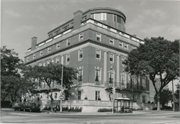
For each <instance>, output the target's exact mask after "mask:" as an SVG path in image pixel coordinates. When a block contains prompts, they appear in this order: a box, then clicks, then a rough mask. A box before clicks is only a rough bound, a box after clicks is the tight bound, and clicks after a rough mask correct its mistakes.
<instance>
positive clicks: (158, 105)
mask: <svg viewBox="0 0 180 124" xmlns="http://www.w3.org/2000/svg"><path fill="white" fill-rule="evenodd" d="M157 111H160V95H159V94H157Z"/></svg>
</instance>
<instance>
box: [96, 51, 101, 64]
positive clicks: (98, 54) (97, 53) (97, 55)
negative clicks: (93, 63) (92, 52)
mask: <svg viewBox="0 0 180 124" xmlns="http://www.w3.org/2000/svg"><path fill="white" fill-rule="evenodd" d="M96 60H98V61H100V60H101V50H96Z"/></svg>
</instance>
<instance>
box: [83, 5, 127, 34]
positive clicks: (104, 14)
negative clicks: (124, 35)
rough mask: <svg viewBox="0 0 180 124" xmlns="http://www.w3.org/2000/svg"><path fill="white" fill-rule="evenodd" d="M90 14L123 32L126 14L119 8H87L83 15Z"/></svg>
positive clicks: (91, 16)
mask: <svg viewBox="0 0 180 124" xmlns="http://www.w3.org/2000/svg"><path fill="white" fill-rule="evenodd" d="M86 14H87V15H90V18H93V19H95V20H98V21H101V22H103V23H104V24H107V25H109V26H112V27H113V28H115V29H118V30H120V31H123V32H125V31H126V29H125V26H124V24H125V22H126V16H125V15H124V14H123V13H122V12H121V11H119V10H116V9H112V8H93V9H90V10H87V11H86V12H84V13H83V15H86Z"/></svg>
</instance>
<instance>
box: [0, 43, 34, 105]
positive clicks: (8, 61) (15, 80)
mask: <svg viewBox="0 0 180 124" xmlns="http://www.w3.org/2000/svg"><path fill="white" fill-rule="evenodd" d="M23 66H24V65H23V62H22V60H20V59H19V57H18V54H17V53H16V52H14V50H10V49H7V48H6V46H3V48H1V100H2V101H4V100H5V98H6V97H9V98H11V101H12V102H15V101H17V100H20V97H21V95H22V94H23V93H25V92H27V90H28V89H31V88H33V86H34V84H32V83H31V82H29V81H27V80H26V78H24V77H23V73H22V68H21V67H23Z"/></svg>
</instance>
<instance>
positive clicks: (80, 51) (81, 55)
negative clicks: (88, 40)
mask: <svg viewBox="0 0 180 124" xmlns="http://www.w3.org/2000/svg"><path fill="white" fill-rule="evenodd" d="M82 58H83V50H79V51H78V61H81V60H82Z"/></svg>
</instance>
